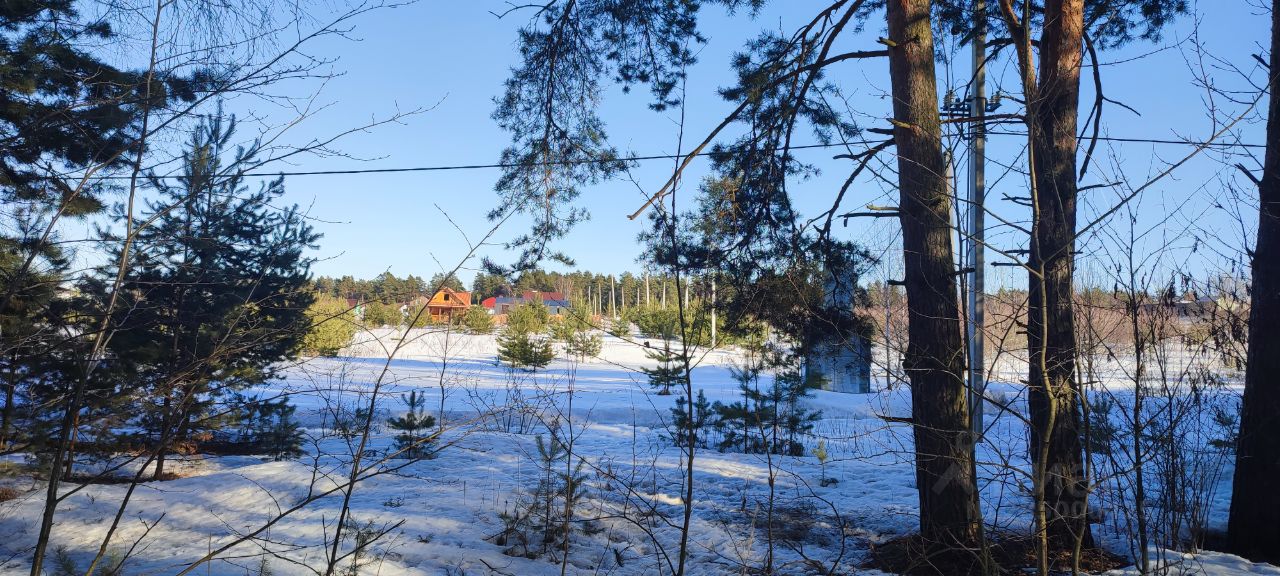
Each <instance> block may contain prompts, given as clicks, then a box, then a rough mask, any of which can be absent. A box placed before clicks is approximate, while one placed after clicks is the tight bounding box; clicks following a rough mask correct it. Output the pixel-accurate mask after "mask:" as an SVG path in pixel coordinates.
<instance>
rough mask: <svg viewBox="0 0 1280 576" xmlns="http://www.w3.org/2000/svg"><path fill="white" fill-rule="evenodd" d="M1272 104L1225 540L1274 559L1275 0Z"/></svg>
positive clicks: (1277, 455)
mask: <svg viewBox="0 0 1280 576" xmlns="http://www.w3.org/2000/svg"><path fill="white" fill-rule="evenodd" d="M1270 74H1271V78H1270V90H1271V103H1270V106H1269V107H1268V109H1267V152H1266V158H1265V160H1264V164H1263V167H1262V180H1261V183H1260V184H1259V185H1258V200H1259V202H1258V244H1257V246H1256V247H1255V248H1254V251H1253V289H1252V290H1251V295H1252V304H1251V307H1250V309H1249V350H1248V366H1247V367H1246V369H1245V378H1244V402H1243V407H1242V409H1241V411H1240V441H1239V444H1238V445H1237V447H1236V472H1235V479H1234V481H1233V486H1232V488H1233V491H1232V494H1231V517H1230V520H1229V521H1228V523H1227V540H1228V542H1229V543H1230V546H1231V551H1232V552H1235V553H1236V554H1239V555H1241V556H1246V557H1248V558H1251V559H1254V560H1260V561H1266V562H1272V563H1280V490H1277V489H1276V486H1275V482H1276V479H1277V478H1280V418H1278V417H1277V415H1280V94H1277V93H1276V90H1277V89H1280V81H1277V75H1280V0H1273V1H1272V5H1271V70H1270Z"/></svg>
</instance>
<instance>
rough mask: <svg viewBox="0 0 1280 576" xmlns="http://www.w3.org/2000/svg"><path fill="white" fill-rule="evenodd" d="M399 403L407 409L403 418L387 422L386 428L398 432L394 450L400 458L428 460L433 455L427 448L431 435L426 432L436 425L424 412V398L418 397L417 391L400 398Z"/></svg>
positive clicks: (430, 416)
mask: <svg viewBox="0 0 1280 576" xmlns="http://www.w3.org/2000/svg"><path fill="white" fill-rule="evenodd" d="M400 401H401V402H404V405H405V406H406V407H408V408H409V411H408V412H405V414H404V416H398V417H395V418H391V419H390V420H387V427H388V428H390V429H392V430H396V431H398V433H397V434H396V450H397V451H398V452H399V453H400V456H401V457H402V458H408V459H410V460H420V459H422V458H430V457H432V455H433V453H432V451H431V449H430V447H429V446H428V444H429V443H430V441H431V435H430V434H428V432H427V430H429V429H430V428H432V427H433V426H435V425H436V418H435V416H432V415H430V414H427V412H426V398H424V397H422V396H419V395H418V391H417V390H412V391H410V392H409V393H408V394H404V395H402V396H400Z"/></svg>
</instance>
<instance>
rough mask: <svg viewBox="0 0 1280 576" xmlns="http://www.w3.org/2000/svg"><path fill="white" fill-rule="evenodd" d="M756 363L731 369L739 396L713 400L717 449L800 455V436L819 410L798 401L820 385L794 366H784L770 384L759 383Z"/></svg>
mask: <svg viewBox="0 0 1280 576" xmlns="http://www.w3.org/2000/svg"><path fill="white" fill-rule="evenodd" d="M760 372H761V369H760V367H759V366H743V367H735V368H732V369H731V373H732V374H733V378H734V380H737V381H738V390H739V393H740V394H741V395H742V399H741V400H738V401H735V402H732V403H730V404H727V405H726V404H721V403H720V402H716V403H715V404H714V406H713V409H714V410H715V412H716V416H717V420H716V422H715V427H716V428H717V429H718V430H719V431H720V432H721V434H722V439H721V441H720V443H719V445H718V446H717V448H718V449H719V450H720V451H722V452H724V451H727V450H737V451H740V452H745V453H748V454H764V453H770V454H784V455H788V456H803V455H804V452H805V448H804V444H803V443H801V441H800V437H801V436H802V435H804V434H807V433H808V432H809V431H810V430H812V429H813V424H814V422H816V421H817V420H818V419H819V418H821V416H822V413H821V412H819V411H813V410H808V409H806V408H804V407H803V406H801V404H800V401H801V399H803V398H804V397H806V396H808V395H809V394H810V392H811V391H812V390H813V389H815V388H818V387H820V386H821V384H822V382H821V381H820V380H818V379H814V378H804V377H803V376H802V375H801V374H800V371H799V370H796V369H795V368H784V369H783V370H782V371H781V372H778V373H777V374H775V375H774V376H773V381H772V383H771V384H770V385H769V386H767V387H764V388H762V387H761V386H760Z"/></svg>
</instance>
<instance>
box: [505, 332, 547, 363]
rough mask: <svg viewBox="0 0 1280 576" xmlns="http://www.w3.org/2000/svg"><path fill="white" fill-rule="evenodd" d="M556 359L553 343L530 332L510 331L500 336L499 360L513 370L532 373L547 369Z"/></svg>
mask: <svg viewBox="0 0 1280 576" xmlns="http://www.w3.org/2000/svg"><path fill="white" fill-rule="evenodd" d="M555 357H556V353H555V349H554V348H552V346H551V342H548V341H547V340H545V339H542V338H537V337H534V336H531V335H530V334H529V333H528V332H523V331H514V330H510V329H508V330H506V331H504V332H503V334H502V335H501V336H498V359H499V360H501V361H503V362H506V363H507V364H508V365H510V366H511V367H512V368H524V369H526V370H530V371H533V370H537V369H539V368H545V367H546V366H547V365H548V364H550V363H551V360H552V359H553V358H555Z"/></svg>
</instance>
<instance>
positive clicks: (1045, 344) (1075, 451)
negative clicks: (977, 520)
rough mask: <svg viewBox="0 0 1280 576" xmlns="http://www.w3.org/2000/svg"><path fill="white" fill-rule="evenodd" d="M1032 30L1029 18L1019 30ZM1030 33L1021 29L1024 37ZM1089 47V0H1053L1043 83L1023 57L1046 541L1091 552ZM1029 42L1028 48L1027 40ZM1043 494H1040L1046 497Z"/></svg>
mask: <svg viewBox="0 0 1280 576" xmlns="http://www.w3.org/2000/svg"><path fill="white" fill-rule="evenodd" d="M1022 25H1023V26H1026V25H1027V23H1026V21H1025V20H1024V21H1023V23H1022ZM1023 33H1024V34H1025V30H1024V31H1023ZM1083 43H1084V0H1048V1H1047V2H1046V3H1045V16H1044V28H1043V30H1042V32H1041V37H1040V78H1039V83H1038V85H1037V83H1036V80H1035V75H1034V73H1033V72H1032V68H1031V67H1032V66H1033V64H1032V62H1031V58H1030V50H1029V49H1028V50H1024V51H1020V52H1019V60H1020V65H1021V66H1022V67H1023V73H1022V79H1023V89H1024V91H1025V92H1026V93H1027V102H1028V113H1027V128H1028V131H1029V133H1030V139H1031V152H1032V153H1031V176H1032V182H1031V203H1032V211H1033V214H1032V231H1031V236H1032V237H1031V247H1030V261H1029V265H1030V272H1029V274H1028V282H1027V288H1028V306H1027V348H1028V358H1029V361H1030V362H1029V363H1030V367H1029V370H1028V372H1029V374H1028V389H1029V390H1028V405H1029V410H1030V416H1031V457H1032V461H1033V462H1035V463H1036V466H1037V470H1038V476H1039V477H1040V478H1039V484H1040V486H1038V487H1037V493H1038V494H1042V495H1043V504H1044V508H1045V509H1044V511H1043V522H1044V526H1043V527H1042V528H1043V529H1044V530H1045V533H1046V535H1047V538H1048V544H1049V545H1050V546H1051V547H1053V548H1058V549H1073V548H1074V547H1075V545H1076V542H1077V541H1079V542H1080V543H1081V545H1083V546H1085V547H1091V546H1093V535H1092V533H1091V531H1090V529H1089V524H1088V511H1087V504H1088V500H1087V495H1088V494H1087V489H1088V486H1087V483H1086V479H1085V478H1084V469H1085V468H1084V456H1083V451H1084V446H1083V444H1082V442H1081V421H1080V405H1079V402H1080V398H1081V396H1080V390H1079V384H1078V383H1077V382H1076V370H1075V368H1076V336H1075V313H1074V309H1073V300H1074V291H1073V287H1072V278H1073V275H1074V258H1075V234H1076V195H1077V191H1078V189H1077V185H1076V144H1077V138H1076V116H1077V111H1078V106H1079V101H1080V65H1081V62H1082V56H1083V54H1082V49H1083ZM1027 44H1029V43H1027ZM1041 491H1042V492H1041Z"/></svg>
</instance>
